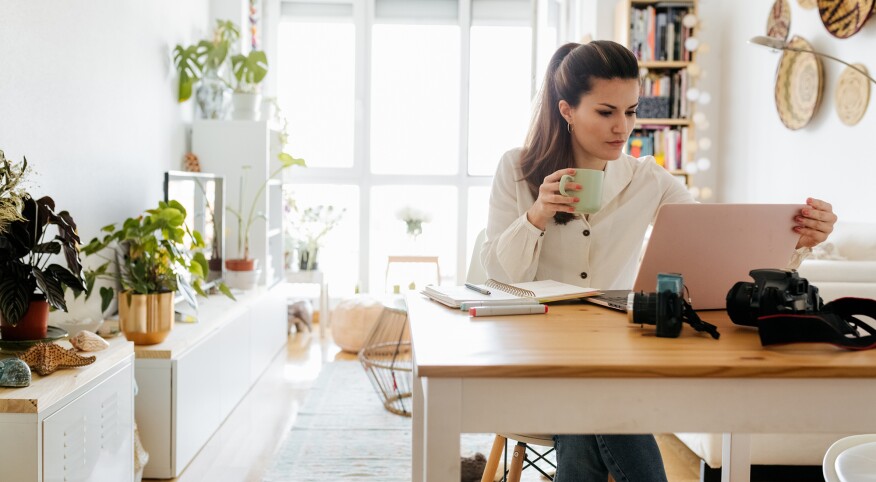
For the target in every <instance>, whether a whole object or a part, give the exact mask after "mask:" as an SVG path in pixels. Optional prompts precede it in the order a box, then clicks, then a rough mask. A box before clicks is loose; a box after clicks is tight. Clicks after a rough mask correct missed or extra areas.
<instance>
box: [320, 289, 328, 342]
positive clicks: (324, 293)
mask: <svg viewBox="0 0 876 482" xmlns="http://www.w3.org/2000/svg"><path fill="white" fill-rule="evenodd" d="M330 323H331V315H330V314H329V296H328V285H327V284H326V282H325V281H324V280H321V282H320V283H319V334H320V336H322V337H323V338H325V335H326V332H328V330H329V328H331V325H330Z"/></svg>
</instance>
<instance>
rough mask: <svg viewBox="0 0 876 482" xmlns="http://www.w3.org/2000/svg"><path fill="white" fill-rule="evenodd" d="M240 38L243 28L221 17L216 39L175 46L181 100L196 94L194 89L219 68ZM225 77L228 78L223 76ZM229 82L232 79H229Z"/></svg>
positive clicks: (214, 36)
mask: <svg viewBox="0 0 876 482" xmlns="http://www.w3.org/2000/svg"><path fill="white" fill-rule="evenodd" d="M239 39H240V29H239V28H238V27H237V25H236V24H235V23H234V22H232V21H230V20H217V21H216V28H215V29H214V30H213V39H212V40H201V41H200V42H198V43H197V44H194V45H189V46H182V45H177V46H176V47H174V49H173V63H174V65H175V66H176V69H177V72H178V73H179V101H180V102H185V101H187V100H189V98H191V96H192V89H193V88H194V85H195V83H196V82H198V81H199V80H201V78H202V77H203V75H204V73H205V72H207V71H209V70H216V71H218V70H219V68H220V67H221V66H222V65H223V64H224V63H225V60H226V59H227V58H228V52H229V51H230V50H231V49H232V48H233V46H234V45H235V42H237V40H239ZM220 78H221V77H220ZM223 80H224V79H223ZM225 83H226V84H227V83H228V81H227V80H226V81H225Z"/></svg>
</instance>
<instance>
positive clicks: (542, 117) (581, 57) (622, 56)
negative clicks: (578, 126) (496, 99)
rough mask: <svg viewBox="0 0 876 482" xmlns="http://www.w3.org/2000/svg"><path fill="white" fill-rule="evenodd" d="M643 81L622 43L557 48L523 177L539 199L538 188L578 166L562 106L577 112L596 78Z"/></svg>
mask: <svg viewBox="0 0 876 482" xmlns="http://www.w3.org/2000/svg"><path fill="white" fill-rule="evenodd" d="M638 78H639V64H638V62H637V61H636V57H635V56H634V55H633V53H632V52H630V51H629V50H628V49H627V48H626V47H624V46H623V45H621V44H619V43H616V42H612V41H610V40H594V41H592V42H590V43H587V44H578V43H567V44H565V45H563V46H562V47H560V48H559V49H557V51H556V52H555V53H554V55H553V57H551V61H550V63H549V64H548V68H547V73H546V74H545V77H544V84H543V85H542V88H541V93H540V95H539V100H538V105H537V107H536V110H535V115H534V116H533V119H532V123H531V124H530V126H529V133H528V134H527V135H526V143H525V144H524V146H523V154H522V156H521V158H520V167H521V169H522V171H523V178H524V179H526V184H527V185H528V186H529V191H530V192H531V193H532V197H534V198H537V197H538V187H539V186H541V183H542V182H543V181H544V178H545V177H547V176H548V175H549V174H551V173H553V172H556V171H558V170H560V169H563V168H566V167H574V165H575V160H574V156H573V154H572V136H571V134H570V133H569V132H568V131H567V130H566V119H564V118H563V116H562V115H561V114H560V108H559V103H560V101H561V100H565V101H566V102H568V103H569V105H570V106H572V107H577V106H578V104H580V103H581V96H582V95H585V94H587V93H589V92H590V91H591V90H592V89H593V79H605V80H610V79H638ZM571 218H572V215H571V214H570V213H556V215H554V220H555V221H556V222H557V223H558V224H565V223H567V222H569V220H570V219H571Z"/></svg>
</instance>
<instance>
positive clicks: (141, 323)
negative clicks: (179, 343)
mask: <svg viewBox="0 0 876 482" xmlns="http://www.w3.org/2000/svg"><path fill="white" fill-rule="evenodd" d="M172 329H173V292H168V293H150V294H148V295H138V294H135V293H131V292H130V291H127V292H124V293H119V330H120V331H121V332H122V333H123V334H124V335H125V338H127V339H128V340H129V341H132V342H134V344H135V345H155V344H157V343H161V342H162V341H164V339H165V338H167V335H169V334H170V330H172Z"/></svg>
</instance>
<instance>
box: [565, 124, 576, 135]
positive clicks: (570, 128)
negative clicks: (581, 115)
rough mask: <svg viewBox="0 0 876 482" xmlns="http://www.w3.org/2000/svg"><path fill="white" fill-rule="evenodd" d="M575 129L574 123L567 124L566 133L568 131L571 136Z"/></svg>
mask: <svg viewBox="0 0 876 482" xmlns="http://www.w3.org/2000/svg"><path fill="white" fill-rule="evenodd" d="M573 129H574V127H573V126H572V123H571V122H566V131H568V132H569V134H571V133H572V130H573Z"/></svg>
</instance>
